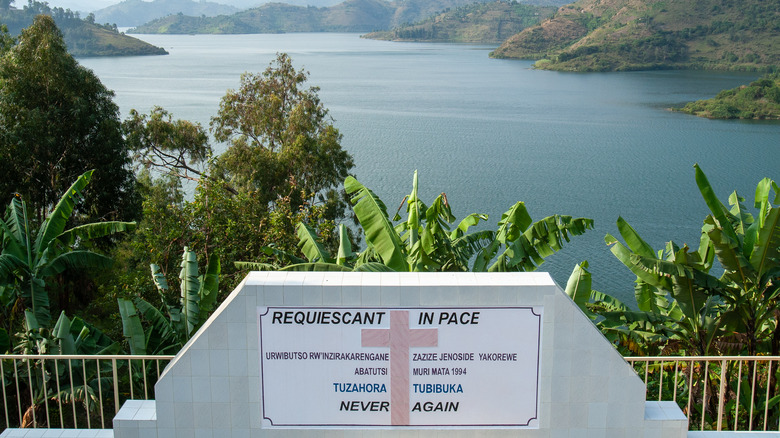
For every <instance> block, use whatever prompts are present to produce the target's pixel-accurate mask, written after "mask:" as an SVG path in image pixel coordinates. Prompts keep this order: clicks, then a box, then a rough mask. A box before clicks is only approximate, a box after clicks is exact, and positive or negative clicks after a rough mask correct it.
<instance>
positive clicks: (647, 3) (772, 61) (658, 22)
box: [492, 0, 780, 71]
mask: <svg viewBox="0 0 780 438" xmlns="http://www.w3.org/2000/svg"><path fill="white" fill-rule="evenodd" d="M492 56H494V57H497V58H524V59H538V60H539V61H537V63H536V67H537V68H545V69H553V70H570V71H607V70H645V69H661V68H705V69H739V70H761V69H772V68H777V66H779V65H780V0H674V1H655V0H580V1H578V2H576V3H573V4H571V5H567V6H563V7H561V8H560V9H559V10H558V11H557V12H556V13H555V15H554V16H553V17H552V18H550V19H549V20H546V21H544V22H542V23H541V24H540V25H538V26H534V27H530V28H528V29H525V30H524V31H522V32H520V33H519V34H517V35H515V36H513V37H511V38H509V39H508V40H507V41H506V42H504V43H503V44H502V45H501V47H499V48H498V49H496V50H495V51H494V52H493V54H492Z"/></svg>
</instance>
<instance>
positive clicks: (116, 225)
mask: <svg viewBox="0 0 780 438" xmlns="http://www.w3.org/2000/svg"><path fill="white" fill-rule="evenodd" d="M92 172H93V171H92V170H90V171H87V172H85V173H84V174H82V175H81V176H79V177H78V179H77V180H76V182H74V183H73V185H71V186H70V188H69V189H68V190H67V192H65V193H64V194H63V195H62V197H61V198H60V200H59V202H57V204H56V205H55V207H54V209H53V210H52V211H51V212H50V213H49V214H48V215H47V216H46V218H45V220H44V221H43V223H42V224H41V225H40V227H38V229H37V230H33V229H31V225H30V222H29V220H28V218H27V205H26V203H25V202H24V201H23V200H22V199H21V198H20V197H18V196H16V197H14V198H13V199H12V200H11V202H10V204H9V205H8V209H7V210H6V213H5V218H4V219H3V220H0V238H2V253H0V281H2V282H3V283H4V284H3V287H2V290H0V298H1V299H0V302H5V303H6V305H7V306H8V305H10V306H15V305H21V306H20V307H22V308H28V309H31V310H32V312H33V314H34V315H35V317H36V319H37V320H38V321H39V322H40V324H42V325H44V326H46V325H48V324H49V322H50V320H51V314H50V305H49V302H50V299H49V294H48V290H47V281H48V280H49V279H50V278H51V277H53V276H55V275H58V274H60V273H62V272H64V271H65V270H67V269H83V268H107V267H109V266H111V264H112V261H111V259H110V258H108V257H106V256H104V255H101V254H98V253H95V252H92V251H89V250H84V249H77V248H74V246H75V247H77V246H78V244H79V243H81V242H84V241H87V240H90V239H96V238H99V237H104V236H108V235H111V234H115V233H120V232H125V231H131V230H133V229H134V228H135V222H118V221H111V222H98V223H90V224H85V225H80V226H76V227H73V228H70V229H66V226H67V223H68V220H69V219H70V216H71V214H72V213H73V210H74V208H75V206H76V203H77V202H78V201H79V200H80V199H81V198H82V191H83V190H84V188H85V187H86V186H87V184H88V183H89V181H90V179H91V178H92ZM17 303H18V304H17Z"/></svg>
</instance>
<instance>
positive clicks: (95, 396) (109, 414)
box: [0, 355, 780, 431]
mask: <svg viewBox="0 0 780 438" xmlns="http://www.w3.org/2000/svg"><path fill="white" fill-rule="evenodd" d="M173 357H174V356H97V355H95V356H66V355H0V391H2V392H0V396H2V400H3V401H2V407H1V409H0V431H1V430H3V429H4V428H11V427H43V428H82V429H83V428H98V427H99V428H110V427H111V426H112V421H111V420H112V418H113V417H114V415H115V414H116V412H118V410H119V408H120V407H121V406H122V403H124V401H125V400H128V399H146V400H153V399H154V384H155V383H156V382H157V379H158V378H159V377H160V374H161V372H162V370H163V369H164V367H165V365H167V363H168V362H170V360H171V359H173ZM625 359H626V361H627V362H628V363H629V364H631V365H632V366H633V367H634V370H635V371H636V372H637V374H638V375H639V376H640V378H642V379H643V380H644V382H645V385H646V387H647V396H646V397H647V399H648V400H661V401H675V402H677V403H678V405H679V406H680V408H681V409H682V410H683V412H684V413H685V415H687V416H688V420H689V428H690V429H691V430H745V431H752V430H780V388H778V386H779V385H778V379H779V378H780V356H754V357H747V356H707V357H691V356H669V357H626V358H625Z"/></svg>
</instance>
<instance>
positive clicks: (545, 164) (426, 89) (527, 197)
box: [79, 34, 780, 304]
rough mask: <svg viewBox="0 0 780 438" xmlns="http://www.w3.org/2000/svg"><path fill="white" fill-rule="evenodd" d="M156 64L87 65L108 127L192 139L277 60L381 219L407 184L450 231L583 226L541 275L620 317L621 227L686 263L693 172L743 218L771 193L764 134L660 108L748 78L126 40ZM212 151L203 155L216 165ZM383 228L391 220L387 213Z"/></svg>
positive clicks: (350, 43)
mask: <svg viewBox="0 0 780 438" xmlns="http://www.w3.org/2000/svg"><path fill="white" fill-rule="evenodd" d="M139 37H140V38H141V39H143V40H145V41H148V42H150V43H152V44H154V45H158V46H162V47H164V48H165V49H166V50H168V51H169V52H170V55H168V56H156V57H127V58H89V59H80V60H79V61H80V62H81V63H82V64H83V65H85V66H86V67H88V68H90V69H92V70H93V71H94V72H95V73H96V74H97V75H98V76H99V77H100V79H101V80H102V81H103V83H104V84H105V85H106V86H107V87H108V88H110V89H112V90H114V92H115V93H116V98H115V101H116V102H117V104H118V105H119V107H120V109H121V111H122V115H123V117H125V116H126V115H127V113H128V112H129V110H130V109H131V108H135V109H137V110H139V111H141V112H148V111H149V110H150V109H151V108H152V107H153V106H155V105H159V106H162V107H164V108H166V109H167V110H169V111H170V112H172V113H173V115H174V116H175V117H176V118H183V119H189V120H193V121H198V122H200V123H202V124H203V125H204V126H208V121H209V119H210V117H211V116H213V115H215V114H216V112H217V109H218V107H219V100H220V98H221V97H222V96H223V95H224V94H225V91H226V90H227V89H229V88H236V87H237V86H238V84H239V78H240V75H241V73H243V72H245V71H251V72H261V71H263V70H264V69H265V68H266V67H267V65H268V63H269V62H270V61H271V60H272V59H274V57H275V54H276V53H277V52H286V53H288V54H290V56H291V57H292V60H293V63H294V64H295V65H296V66H297V67H303V68H305V69H306V70H308V71H309V72H310V73H311V76H310V81H309V83H310V84H311V85H314V86H318V87H320V97H321V98H322V101H323V103H324V104H325V106H326V107H327V108H329V109H330V114H331V116H332V117H333V119H334V120H335V125H336V127H338V128H339V130H340V131H341V133H342V134H343V136H344V140H343V142H342V145H343V146H344V147H345V148H346V149H347V150H348V151H349V152H350V153H352V154H353V155H354V157H355V163H356V167H355V169H354V172H355V174H356V177H357V178H358V180H360V181H361V182H362V183H363V184H365V185H366V186H368V187H370V188H371V189H372V190H374V192H375V193H377V195H379V197H380V198H382V199H383V200H384V201H385V203H386V204H387V206H388V209H390V210H393V211H395V208H397V206H398V205H399V204H400V202H401V200H402V199H403V197H404V195H406V194H408V193H409V192H410V191H411V181H412V174H413V172H414V170H415V169H417V170H418V171H419V179H420V192H421V194H422V197H423V200H425V201H426V202H430V201H432V200H433V199H434V198H435V196H437V195H438V194H439V193H441V192H446V194H447V197H448V199H449V201H450V203H451V204H452V206H453V212H454V213H455V215H456V216H457V217H458V218H459V219H460V218H462V217H463V216H465V215H466V214H468V213H472V212H480V213H488V214H489V215H490V226H491V227H492V228H495V225H496V223H497V221H498V220H499V219H500V217H501V213H503V212H504V211H506V210H507V209H508V208H509V207H510V206H511V205H513V204H514V203H515V202H516V201H525V203H526V206H527V208H528V210H529V212H530V213H531V216H532V217H533V218H534V219H541V218H542V217H544V216H547V215H550V214H556V213H558V214H568V215H572V216H575V217H580V216H584V217H590V218H593V219H594V220H595V222H596V228H595V230H592V231H589V232H588V233H587V234H586V235H584V236H580V237H576V238H574V239H573V240H572V241H571V243H570V244H569V245H568V246H566V248H565V249H564V251H562V252H560V253H558V254H556V255H554V256H552V257H550V258H549V259H548V261H547V262H546V263H545V264H544V265H543V266H542V270H548V271H550V272H551V273H552V275H553V277H554V278H555V280H556V281H557V282H558V283H559V284H561V285H562V286H565V283H566V280H567V278H568V276H569V274H570V273H571V270H572V269H573V267H574V265H575V264H576V263H579V262H581V261H582V260H588V261H589V263H590V266H591V272H592V273H593V280H594V289H597V290H600V291H602V292H606V293H610V294H613V295H615V296H617V297H620V298H621V299H623V300H626V301H627V302H628V303H631V304H633V298H632V295H633V280H634V278H635V277H634V276H633V274H631V273H630V272H629V271H628V270H627V269H626V268H625V267H623V265H621V264H620V263H619V262H618V261H617V260H616V259H615V258H614V256H612V254H611V253H610V252H609V250H608V248H607V247H606V245H605V244H604V235H605V234H606V233H611V234H615V235H616V234H617V227H616V226H615V221H616V220H617V218H618V216H623V217H624V218H625V219H626V220H627V221H628V222H629V223H631V225H632V226H634V228H636V229H637V230H638V231H639V233H640V234H641V235H642V236H643V237H644V238H645V239H646V240H647V241H648V242H649V243H650V244H651V245H652V246H653V247H654V248H656V249H660V248H662V247H663V245H664V243H665V242H666V241H669V240H674V241H675V242H677V243H678V244H680V245H682V244H683V243H688V244H689V245H690V246H692V247H694V248H696V247H698V240H699V233H700V229H701V224H702V220H703V219H704V216H705V215H706V214H707V211H708V210H707V208H706V206H705V205H704V202H703V201H702V199H701V196H700V194H699V192H698V189H697V187H696V183H695V181H694V171H693V164H694V163H699V164H700V165H701V167H702V169H703V170H704V171H705V172H706V173H707V175H708V177H709V179H710V182H711V183H712V184H713V186H714V188H715V190H716V193H717V194H718V195H719V196H720V197H721V199H722V200H724V201H725V200H727V198H728V195H729V194H730V193H731V192H732V191H733V190H735V189H736V190H738V192H739V193H740V194H741V195H742V196H744V197H746V198H747V200H748V201H747V205H748V206H752V200H753V191H754V190H755V186H756V183H757V182H758V181H759V180H760V179H761V178H763V177H766V176H768V177H771V178H774V179H780V175H778V173H777V172H778V169H780V153H778V147H780V123H776V122H751V121H719V120H707V119H701V118H697V117H693V116H688V115H683V114H679V113H672V112H670V111H667V110H666V108H668V107H670V106H677V105H681V104H683V103H685V102H687V101H691V100H697V99H704V98H709V97H712V96H714V95H715V94H716V93H717V92H718V91H720V90H722V89H726V88H733V87H736V86H738V85H740V84H746V83H748V82H750V81H752V80H754V79H756V78H757V77H758V74H755V73H732V72H727V73H722V72H700V71H693V72H692V71H654V72H625V73H588V74H584V73H558V72H549V71H537V70H533V69H531V66H532V63H531V62H530V61H514V60H495V59H489V58H488V53H489V51H490V50H491V49H492V48H493V47H488V46H481V45H458V44H427V43H393V42H386V41H371V40H363V39H360V38H359V36H358V35H357V34H282V35H140V36H139ZM221 147H222V146H217V147H216V148H215V149H217V150H220V148H221ZM390 214H391V215H392V211H391V212H390Z"/></svg>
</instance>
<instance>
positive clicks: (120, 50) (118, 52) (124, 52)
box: [0, 1, 168, 56]
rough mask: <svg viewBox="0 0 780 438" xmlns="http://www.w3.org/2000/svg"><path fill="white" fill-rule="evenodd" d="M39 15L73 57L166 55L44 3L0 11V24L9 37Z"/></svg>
mask: <svg viewBox="0 0 780 438" xmlns="http://www.w3.org/2000/svg"><path fill="white" fill-rule="evenodd" d="M38 14H45V15H50V16H52V17H53V18H54V21H55V23H56V24H57V27H59V29H60V31H61V32H62V35H63V38H64V40H65V44H66V45H67V46H68V51H69V52H70V53H71V54H72V55H73V56H138V55H165V54H167V53H168V52H166V51H165V50H164V49H162V48H160V47H155V46H153V45H151V44H149V43H147V42H145V41H141V40H139V39H137V38H133V37H131V36H129V35H125V34H123V33H119V32H118V31H117V29H116V27H114V26H110V25H99V24H96V23H95V22H94V20H93V17H92V16H91V15H89V16H87V18H86V19H81V18H80V17H79V14H77V13H74V12H72V11H70V10H64V9H62V8H54V9H52V8H50V7H49V6H48V5H46V4H45V3H38V2H35V1H32V2H30V3H29V4H28V5H27V6H25V7H24V9H6V10H2V11H0V23H2V24H5V25H6V26H7V27H8V31H9V33H11V35H14V36H16V35H19V33H20V32H21V31H22V29H24V28H25V27H27V26H29V25H30V24H32V22H33V18H35V16H36V15H38Z"/></svg>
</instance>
